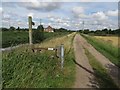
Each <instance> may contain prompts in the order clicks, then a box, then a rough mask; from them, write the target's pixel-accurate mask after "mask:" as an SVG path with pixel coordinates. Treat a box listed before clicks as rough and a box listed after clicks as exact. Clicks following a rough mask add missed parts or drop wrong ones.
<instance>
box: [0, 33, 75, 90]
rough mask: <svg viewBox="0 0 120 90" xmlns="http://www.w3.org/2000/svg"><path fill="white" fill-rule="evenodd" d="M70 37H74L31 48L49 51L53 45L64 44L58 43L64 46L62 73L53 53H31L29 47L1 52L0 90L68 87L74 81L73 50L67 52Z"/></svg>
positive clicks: (70, 45)
mask: <svg viewBox="0 0 120 90" xmlns="http://www.w3.org/2000/svg"><path fill="white" fill-rule="evenodd" d="M73 36H74V34H72V35H71V37H69V38H68V37H67V36H64V37H59V38H56V39H52V40H48V41H45V42H42V44H40V45H35V46H36V47H38V46H41V47H42V45H46V46H47V45H48V46H49V45H50V46H51V47H53V46H54V44H55V45H59V44H60V43H59V42H62V41H64V40H65V41H64V42H62V43H63V44H64V46H65V60H64V61H65V62H64V69H63V71H61V66H60V59H59V58H57V57H55V56H54V54H55V53H54V52H53V51H43V52H41V53H40V52H36V53H33V52H32V51H31V49H30V47H29V46H26V47H19V48H17V49H15V50H14V51H12V52H9V51H7V52H3V55H2V56H3V62H2V66H3V73H2V75H3V88H60V87H62V88H65V87H71V86H72V85H73V83H74V80H75V66H74V62H73V60H72V59H73V58H74V54H73V49H70V48H72V44H71V43H72V42H71V39H72V38H73ZM63 39H64V40H63ZM56 40H59V42H58V41H56ZM51 41H52V43H51ZM57 42H58V43H57ZM68 46H69V47H68ZM68 51H69V53H68Z"/></svg>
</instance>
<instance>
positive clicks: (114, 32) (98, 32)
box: [79, 28, 120, 36]
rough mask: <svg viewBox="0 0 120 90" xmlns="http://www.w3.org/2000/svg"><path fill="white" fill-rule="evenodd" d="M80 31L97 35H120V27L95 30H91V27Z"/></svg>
mask: <svg viewBox="0 0 120 90" xmlns="http://www.w3.org/2000/svg"><path fill="white" fill-rule="evenodd" d="M79 32H80V33H84V34H89V35H96V36H107V35H120V29H115V30H111V29H107V28H105V29H102V30H95V31H93V30H92V31H90V30H89V29H85V30H79Z"/></svg>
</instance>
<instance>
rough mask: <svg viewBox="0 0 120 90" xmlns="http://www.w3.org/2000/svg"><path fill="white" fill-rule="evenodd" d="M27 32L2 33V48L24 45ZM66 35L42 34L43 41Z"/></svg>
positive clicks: (26, 41) (27, 39)
mask: <svg viewBox="0 0 120 90" xmlns="http://www.w3.org/2000/svg"><path fill="white" fill-rule="evenodd" d="M28 33H29V32H28V31H3V32H2V48H5V47H11V46H15V45H18V44H25V43H28V42H29V36H28V35H29V34H28ZM65 34H68V32H64V33H63V32H54V33H48V32H45V33H44V37H45V40H46V39H49V40H50V39H51V38H54V37H58V36H63V35H65Z"/></svg>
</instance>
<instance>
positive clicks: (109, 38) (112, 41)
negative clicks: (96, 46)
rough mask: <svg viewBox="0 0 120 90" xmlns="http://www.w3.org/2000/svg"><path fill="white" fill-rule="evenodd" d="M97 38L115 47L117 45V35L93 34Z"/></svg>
mask: <svg viewBox="0 0 120 90" xmlns="http://www.w3.org/2000/svg"><path fill="white" fill-rule="evenodd" d="M94 37H95V38H97V39H102V40H103V41H105V42H108V43H110V44H112V45H114V46H116V47H118V37H117V36H94Z"/></svg>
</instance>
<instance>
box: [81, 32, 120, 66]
mask: <svg viewBox="0 0 120 90" xmlns="http://www.w3.org/2000/svg"><path fill="white" fill-rule="evenodd" d="M81 35H82V36H83V37H84V38H85V39H86V40H87V41H88V42H89V43H90V44H91V45H92V46H93V47H94V48H95V49H97V50H98V51H99V52H101V53H102V54H103V55H104V56H105V57H107V58H108V59H109V60H110V61H111V62H112V63H114V64H115V65H117V66H118V67H120V57H119V55H118V47H115V46H113V45H112V44H109V43H107V42H104V41H102V40H99V39H96V38H94V37H92V36H86V35H83V34H81Z"/></svg>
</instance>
